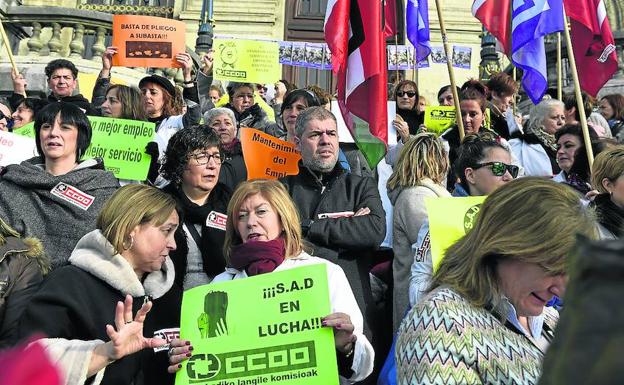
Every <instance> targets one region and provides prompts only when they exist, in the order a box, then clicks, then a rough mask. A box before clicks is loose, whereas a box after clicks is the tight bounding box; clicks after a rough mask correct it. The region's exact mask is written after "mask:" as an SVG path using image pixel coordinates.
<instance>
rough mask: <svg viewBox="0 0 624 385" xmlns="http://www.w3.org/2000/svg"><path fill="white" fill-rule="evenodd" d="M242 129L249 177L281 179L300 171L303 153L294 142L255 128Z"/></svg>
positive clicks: (242, 141)
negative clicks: (301, 153) (299, 164)
mask: <svg viewBox="0 0 624 385" xmlns="http://www.w3.org/2000/svg"><path fill="white" fill-rule="evenodd" d="M241 130H242V131H241V137H240V140H241V145H242V147H243V157H244V158H245V166H246V167H247V179H260V178H262V179H279V178H282V177H284V176H286V175H297V174H298V173H299V166H298V163H299V160H300V159H301V155H300V154H299V151H297V149H296V147H295V145H294V144H292V143H288V142H285V141H283V140H280V139H277V138H276V137H274V136H272V135H269V134H265V133H264V132H262V131H259V130H256V129H253V128H247V127H242V128H241Z"/></svg>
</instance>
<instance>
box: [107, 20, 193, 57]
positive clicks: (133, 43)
mask: <svg viewBox="0 0 624 385" xmlns="http://www.w3.org/2000/svg"><path fill="white" fill-rule="evenodd" d="M185 41H186V24H184V22H182V21H177V20H172V19H165V18H162V17H152V16H137V15H113V43H112V45H113V46H115V47H117V49H118V51H117V54H116V55H113V65H114V66H124V67H155V68H170V67H181V66H180V65H179V64H178V63H177V62H176V60H175V56H176V55H177V54H179V53H184V52H185V50H186V47H185Z"/></svg>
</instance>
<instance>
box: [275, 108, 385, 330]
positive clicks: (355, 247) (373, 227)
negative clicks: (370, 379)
mask: <svg viewBox="0 0 624 385" xmlns="http://www.w3.org/2000/svg"><path fill="white" fill-rule="evenodd" d="M295 131H296V137H295V141H296V143H297V145H298V147H299V150H300V151H301V157H302V162H301V163H300V165H299V174H298V175H294V176H287V177H285V178H283V179H282V183H284V185H286V188H287V189H288V191H289V193H290V195H291V196H292V198H293V200H294V201H295V204H296V206H297V208H298V209H299V215H300V217H301V221H302V223H301V226H302V229H303V233H304V235H305V236H306V239H307V240H308V241H309V242H310V243H312V246H313V248H314V250H313V253H312V254H313V255H315V256H318V257H321V258H325V259H327V260H329V261H331V262H334V263H336V264H338V265H339V266H340V267H342V269H343V270H344V272H345V274H346V276H347V279H348V280H349V284H350V285H351V288H352V290H353V293H354V295H355V298H356V300H357V302H358V305H359V306H360V309H361V310H362V313H363V314H364V318H365V319H366V318H369V317H368V314H367V313H368V311H367V310H368V305H370V304H372V299H371V291H370V280H369V270H370V262H371V260H370V257H371V251H373V250H375V249H377V247H378V246H379V245H380V244H381V242H382V241H383V239H384V237H385V235H386V219H385V218H386V214H385V212H384V209H383V206H382V204H381V199H380V197H379V191H378V190H377V183H376V181H375V180H374V179H373V178H370V177H361V176H357V175H353V174H348V173H346V172H345V170H344V169H343V168H342V167H341V166H340V163H339V162H338V150H339V147H338V129H337V124H336V118H335V117H334V115H333V114H332V113H331V112H330V111H328V110H326V109H324V108H323V107H311V108H308V109H307V110H305V111H304V112H302V113H301V114H300V115H299V117H298V118H297V123H296V126H295ZM329 284H330V285H331V282H330V283H329ZM371 310H372V308H371ZM368 330H370V329H369V328H368V326H367V324H366V322H365V332H367V334H370V333H368Z"/></svg>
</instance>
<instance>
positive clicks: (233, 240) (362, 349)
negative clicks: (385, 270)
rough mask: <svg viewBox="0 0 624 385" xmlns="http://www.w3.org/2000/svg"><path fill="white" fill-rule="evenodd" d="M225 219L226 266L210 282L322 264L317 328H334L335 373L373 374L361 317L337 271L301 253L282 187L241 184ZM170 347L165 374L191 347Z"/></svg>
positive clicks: (353, 377) (353, 378)
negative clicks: (326, 305) (324, 293)
mask: <svg viewBox="0 0 624 385" xmlns="http://www.w3.org/2000/svg"><path fill="white" fill-rule="evenodd" d="M227 215H228V216H227V224H226V236H225V237H226V238H225V246H224V252H225V254H226V257H227V258H228V266H229V267H227V268H226V270H225V272H224V273H222V274H220V275H218V276H217V277H216V278H215V280H214V281H213V282H221V281H229V280H233V279H241V278H246V277H248V276H253V275H256V274H270V273H271V272H273V271H283V270H288V269H292V268H296V267H301V266H306V265H312V264H321V263H322V264H325V265H326V266H327V275H328V282H331V283H332V284H331V286H330V287H329V295H330V303H331V307H332V312H333V313H332V314H330V315H328V316H326V317H324V318H323V321H322V325H323V326H325V327H331V328H333V329H334V336H335V343H336V356H337V360H338V368H339V373H340V375H341V376H343V377H346V378H348V380H349V381H350V382H357V381H362V380H363V379H365V378H366V377H367V376H368V375H369V374H370V373H371V372H372V370H373V359H374V352H373V349H372V347H371V345H370V343H369V342H368V340H367V339H366V337H365V336H364V334H363V331H362V330H363V318H362V313H361V312H360V309H359V308H358V306H357V303H356V301H355V297H354V296H353V292H352V291H351V287H350V286H349V283H348V281H347V278H346V276H345V274H344V272H343V271H342V269H341V268H340V267H339V266H337V265H335V264H334V263H332V262H329V261H327V260H325V259H321V258H316V257H313V256H311V255H309V254H308V253H306V252H305V251H304V245H303V236H302V234H301V226H300V221H299V215H298V214H297V209H296V208H295V205H294V203H293V201H292V199H291V198H290V196H289V195H288V192H287V191H286V189H285V188H284V186H283V185H282V184H281V183H279V182H277V181H270V180H264V179H256V180H252V181H246V182H243V183H241V185H240V186H239V187H238V189H237V190H236V191H235V192H234V195H233V196H232V200H231V201H230V204H229V205H228V212H227ZM171 347H172V348H171V349H170V351H169V355H170V358H169V362H170V364H171V366H169V371H170V372H175V371H177V370H179V369H180V368H181V366H182V365H180V363H181V362H182V361H183V360H185V359H187V358H188V357H187V353H189V352H190V351H191V350H192V349H193V347H192V345H191V342H190V341H185V340H174V341H172V343H171Z"/></svg>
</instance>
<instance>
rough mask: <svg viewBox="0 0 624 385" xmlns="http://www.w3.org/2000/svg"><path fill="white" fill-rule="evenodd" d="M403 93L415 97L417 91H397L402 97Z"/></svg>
mask: <svg viewBox="0 0 624 385" xmlns="http://www.w3.org/2000/svg"><path fill="white" fill-rule="evenodd" d="M403 95H407V97H408V98H413V97H414V96H416V92H414V91H397V96H398V97H400V98H402V97H403Z"/></svg>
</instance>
